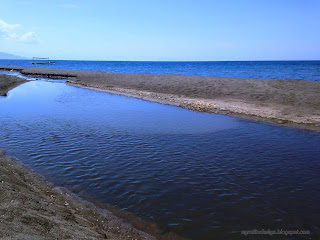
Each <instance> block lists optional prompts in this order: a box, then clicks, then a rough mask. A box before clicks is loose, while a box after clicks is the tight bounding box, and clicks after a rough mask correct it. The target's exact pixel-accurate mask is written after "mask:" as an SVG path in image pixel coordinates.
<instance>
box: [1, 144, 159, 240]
mask: <svg viewBox="0 0 320 240" xmlns="http://www.w3.org/2000/svg"><path fill="white" fill-rule="evenodd" d="M4 154H5V152H4V151H3V150H0V166H1V168H0V173H1V175H0V177H1V179H0V184H1V189H2V190H1V203H0V209H1V214H2V217H1V220H0V238H19V239H20V238H23V239H24V238H28V239H29V238H30V239H44V238H45V239H48V238H50V239H51V238H52V239H53V238H54V239H70V238H72V239H83V238H87V239H109V238H112V239H119V240H122V239H150V240H155V239H158V238H155V237H153V236H151V235H149V234H147V233H145V232H142V231H140V230H138V229H136V228H135V227H134V226H132V225H131V223H129V222H128V221H126V220H124V219H123V218H119V217H117V216H115V215H114V214H113V213H112V212H110V211H108V210H107V209H102V208H99V207H97V206H95V205H94V204H93V203H90V202H87V201H86V200H83V199H82V198H80V197H78V196H76V195H74V194H72V193H70V192H68V191H67V190H66V189H64V188H59V187H54V186H52V185H51V184H49V183H47V182H46V180H45V179H44V178H43V177H42V176H40V175H38V174H37V173H35V172H33V171H32V170H31V169H29V168H28V167H27V166H26V165H24V164H22V163H20V162H19V161H17V160H15V159H14V158H10V157H7V156H5V155H4Z"/></svg>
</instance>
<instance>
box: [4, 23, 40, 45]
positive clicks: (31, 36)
mask: <svg viewBox="0 0 320 240" xmlns="http://www.w3.org/2000/svg"><path fill="white" fill-rule="evenodd" d="M20 26H21V25H20V24H9V23H6V22H5V21H3V20H1V19H0V37H2V38H5V39H10V40H15V41H18V42H23V43H37V42H39V41H38V37H37V35H36V33H34V32H27V33H24V34H22V35H19V34H17V33H16V32H14V30H15V29H16V28H18V27H20Z"/></svg>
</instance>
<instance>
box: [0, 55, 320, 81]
mask: <svg viewBox="0 0 320 240" xmlns="http://www.w3.org/2000/svg"><path fill="white" fill-rule="evenodd" d="M30 62H31V60H0V66H22V67H34V66H36V67H45V68H59V69H73V70H91V71H102V72H115V73H153V74H183V75H198V76H214V77H237V78H263V79H300V80H310V81H320V61H251V62H250V61H247V62H244V61H239V62H232V61H228V62H112V61H62V60H58V61H55V62H56V64H55V65H31V64H30Z"/></svg>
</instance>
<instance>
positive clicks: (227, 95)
mask: <svg viewBox="0 0 320 240" xmlns="http://www.w3.org/2000/svg"><path fill="white" fill-rule="evenodd" d="M0 70H5V71H10V70H13V71H18V72H20V73H21V74H23V75H30V76H41V77H47V78H58V79H59V78H60V79H61V78H68V81H67V82H66V83H67V84H69V85H72V86H76V87H82V88H88V89H92V90H98V91H104V92H108V93H112V94H118V95H124V96H127V97H134V98H138V99H142V100H146V101H151V102H157V103H161V104H167V105H173V106H177V107H181V108H186V109H189V110H193V111H198V112H207V113H217V114H223V115H229V116H234V117H239V118H243V119H248V120H253V121H258V122H266V123H272V124H277V125H281V126H286V127H293V128H299V129H304V130H311V131H316V132H320V108H319V106H320V82H317V81H304V80H273V79H248V78H221V77H201V76H188V75H155V74H125V73H108V72H94V71H82V70H62V69H47V68H33V67H21V68H19V67H0Z"/></svg>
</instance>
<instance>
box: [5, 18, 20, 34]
mask: <svg viewBox="0 0 320 240" xmlns="http://www.w3.org/2000/svg"><path fill="white" fill-rule="evenodd" d="M17 27H20V24H8V23H6V22H5V21H3V20H1V19H0V33H9V32H10V31H12V30H13V29H15V28H17Z"/></svg>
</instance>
